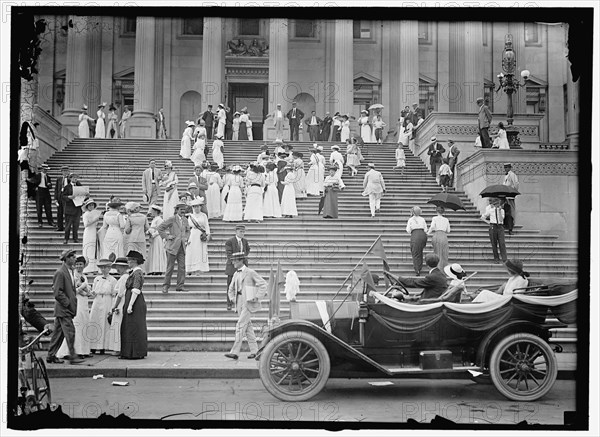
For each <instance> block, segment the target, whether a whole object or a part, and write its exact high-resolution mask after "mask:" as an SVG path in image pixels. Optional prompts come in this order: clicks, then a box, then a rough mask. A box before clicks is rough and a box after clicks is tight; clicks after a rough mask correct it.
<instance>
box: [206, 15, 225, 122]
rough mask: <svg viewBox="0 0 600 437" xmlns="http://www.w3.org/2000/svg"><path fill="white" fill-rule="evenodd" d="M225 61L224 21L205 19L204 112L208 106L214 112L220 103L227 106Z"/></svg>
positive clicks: (218, 18) (220, 19) (215, 18)
mask: <svg viewBox="0 0 600 437" xmlns="http://www.w3.org/2000/svg"><path fill="white" fill-rule="evenodd" d="M224 60H225V58H224V47H223V19H222V18H221V17H205V18H204V35H203V37H202V83H201V87H200V96H201V100H202V109H203V110H204V109H205V108H206V107H207V106H208V105H213V110H216V108H217V105H218V104H219V103H223V104H226V103H225V102H224V101H223V99H224V96H225V90H224V82H225V74H224V70H225V64H224V62H225V61H224Z"/></svg>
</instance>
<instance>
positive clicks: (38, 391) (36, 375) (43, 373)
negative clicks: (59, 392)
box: [31, 358, 52, 410]
mask: <svg viewBox="0 0 600 437" xmlns="http://www.w3.org/2000/svg"><path fill="white" fill-rule="evenodd" d="M32 364H33V366H32V367H33V373H32V375H31V377H32V380H33V391H34V395H35V398H36V404H37V407H38V410H45V409H46V408H48V406H49V405H50V404H51V403H52V394H51V392H50V380H49V379H48V370H47V369H46V364H45V363H44V360H43V359H41V358H35V361H33V360H32Z"/></svg>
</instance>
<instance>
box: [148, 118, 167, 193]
mask: <svg viewBox="0 0 600 437" xmlns="http://www.w3.org/2000/svg"><path fill="white" fill-rule="evenodd" d="M154 120H155V121H156V138H158V139H159V140H166V139H167V117H165V113H164V111H163V108H160V109H159V110H158V114H156V116H155V117H154ZM150 205H152V204H150Z"/></svg>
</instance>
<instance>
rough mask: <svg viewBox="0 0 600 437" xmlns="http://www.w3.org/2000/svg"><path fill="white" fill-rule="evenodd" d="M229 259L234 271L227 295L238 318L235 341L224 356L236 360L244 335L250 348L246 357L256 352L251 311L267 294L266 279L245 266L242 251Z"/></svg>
mask: <svg viewBox="0 0 600 437" xmlns="http://www.w3.org/2000/svg"><path fill="white" fill-rule="evenodd" d="M231 261H232V263H233V267H234V268H235V273H234V275H233V280H232V281H231V284H229V287H228V289H227V296H228V298H229V300H230V301H232V302H234V303H235V310H236V312H237V313H238V314H239V318H238V321H237V324H236V325H235V341H234V343H233V346H232V348H231V351H230V352H229V353H227V354H225V356H226V357H227V358H232V359H234V360H237V359H238V358H239V354H240V350H241V349H242V341H243V339H244V336H246V340H247V341H248V346H249V348H250V355H248V359H249V360H252V359H254V358H256V354H257V353H258V344H257V342H256V336H255V335H254V327H253V326H252V313H255V312H257V311H259V310H260V308H261V306H260V300H261V299H263V298H264V297H265V296H266V295H267V281H265V280H264V279H263V278H261V277H260V276H259V274H258V273H256V272H255V271H254V270H252V269H250V268H248V267H247V266H246V264H245V261H246V255H245V254H244V252H238V253H233V254H232V255H231Z"/></svg>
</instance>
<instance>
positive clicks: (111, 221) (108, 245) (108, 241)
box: [102, 210, 125, 258]
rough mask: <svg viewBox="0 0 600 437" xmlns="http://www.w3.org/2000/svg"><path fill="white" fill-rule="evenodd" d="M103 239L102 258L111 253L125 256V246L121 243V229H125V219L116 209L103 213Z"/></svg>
mask: <svg viewBox="0 0 600 437" xmlns="http://www.w3.org/2000/svg"><path fill="white" fill-rule="evenodd" d="M103 227H104V228H107V229H106V234H104V241H103V242H102V258H108V256H109V255H110V254H111V253H114V254H115V256H116V257H117V258H118V257H121V256H125V246H124V244H123V230H124V229H125V219H124V218H123V215H122V214H121V213H120V212H119V211H116V210H109V211H107V212H106V213H105V214H104V224H103Z"/></svg>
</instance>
